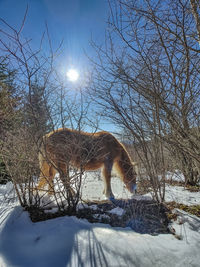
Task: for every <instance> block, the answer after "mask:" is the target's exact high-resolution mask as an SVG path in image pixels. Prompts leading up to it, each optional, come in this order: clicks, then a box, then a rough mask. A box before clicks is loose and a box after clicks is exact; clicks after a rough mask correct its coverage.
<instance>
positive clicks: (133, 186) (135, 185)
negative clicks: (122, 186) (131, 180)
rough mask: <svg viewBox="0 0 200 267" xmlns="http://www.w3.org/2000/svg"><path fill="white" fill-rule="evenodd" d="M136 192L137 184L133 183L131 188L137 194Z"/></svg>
mask: <svg viewBox="0 0 200 267" xmlns="http://www.w3.org/2000/svg"><path fill="white" fill-rule="evenodd" d="M136 192H137V184H133V185H132V188H131V193H134V194H136Z"/></svg>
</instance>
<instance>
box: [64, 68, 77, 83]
mask: <svg viewBox="0 0 200 267" xmlns="http://www.w3.org/2000/svg"><path fill="white" fill-rule="evenodd" d="M66 74H67V78H68V80H69V81H71V82H75V81H77V80H78V78H79V73H78V71H77V70H75V69H69V70H68V71H67V73H66Z"/></svg>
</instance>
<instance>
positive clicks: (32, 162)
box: [0, 10, 89, 214]
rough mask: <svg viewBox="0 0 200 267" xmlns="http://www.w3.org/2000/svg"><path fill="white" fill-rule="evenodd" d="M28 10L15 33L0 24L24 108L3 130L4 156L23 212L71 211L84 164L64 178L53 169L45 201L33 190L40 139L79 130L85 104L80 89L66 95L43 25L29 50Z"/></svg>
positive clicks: (67, 90)
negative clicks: (64, 129) (56, 131)
mask: <svg viewBox="0 0 200 267" xmlns="http://www.w3.org/2000/svg"><path fill="white" fill-rule="evenodd" d="M27 11H28V10H27ZM27 11H26V14H25V16H24V19H23V22H22V25H21V26H20V28H19V30H17V29H15V28H13V27H12V26H10V25H9V24H8V23H7V22H6V21H4V20H3V19H0V21H1V29H0V34H1V37H2V38H0V50H1V51H2V53H4V54H5V56H6V57H7V59H8V62H9V67H10V68H12V69H13V68H14V69H16V74H15V82H16V83H17V85H18V90H19V91H20V92H19V93H20V95H21V99H20V105H21V108H22V109H23V112H21V116H20V118H19V119H18V120H17V123H16V125H15V127H13V128H12V129H10V128H9V129H8V131H6V134H5V138H4V143H3V146H2V157H3V159H4V162H5V164H6V169H7V171H8V173H9V175H10V176H11V179H12V182H13V184H14V187H15V191H16V192H17V196H18V199H19V201H20V204H21V205H22V206H23V207H25V208H27V209H28V210H29V211H31V210H34V211H36V210H37V212H39V211H40V210H41V209H44V208H45V207H47V206H48V205H50V204H51V205H53V204H54V205H56V207H57V209H58V210H59V211H62V212H63V211H64V210H65V211H69V212H75V211H76V205H77V203H78V202H79V201H80V197H81V193H80V192H81V191H80V188H81V181H82V175H83V171H84V168H83V166H82V163H80V164H81V165H80V170H76V169H71V171H69V170H68V172H67V170H66V173H65V174H66V175H64V176H63V169H62V168H60V167H57V168H56V172H58V173H59V174H60V178H57V180H59V181H57V183H56V186H55V188H54V186H52V185H51V190H50V191H52V192H53V195H52V196H49V190H46V189H44V190H38V189H37V183H38V176H39V173H40V171H41V170H40V166H39V161H38V154H39V152H40V153H41V148H42V146H41V144H42V136H43V135H45V134H46V133H48V132H49V131H50V130H54V129H56V128H58V127H70V128H75V129H78V130H79V131H80V130H81V129H82V128H83V126H84V125H85V124H86V123H87V121H88V111H89V103H88V102H86V101H84V96H83V94H82V91H81V89H82V88H79V89H77V93H72V92H70V88H69V84H67V82H66V79H64V78H63V77H61V75H60V74H59V73H58V71H57V68H56V60H57V57H56V55H57V52H58V51H57V49H56V50H55V51H53V49H52V44H51V39H50V36H49V33H48V27H47V26H46V32H45V33H44V35H43V36H42V38H41V42H40V45H39V48H38V49H33V48H32V43H31V40H27V39H25V38H23V37H22V30H23V27H24V26H25V20H26V15H27ZM45 38H46V39H45ZM45 40H46V42H47V44H48V45H49V50H47V48H46V49H45V52H44V50H43V49H42V47H43V43H44V42H45ZM67 145H68V144H66V149H68V147H67ZM75 145H76V146H77V144H75ZM71 152H73V151H71ZM68 154H69V155H70V153H69V152H68ZM54 174H55V173H54ZM60 181H62V183H60ZM47 184H48V180H47ZM37 214H38V213H37Z"/></svg>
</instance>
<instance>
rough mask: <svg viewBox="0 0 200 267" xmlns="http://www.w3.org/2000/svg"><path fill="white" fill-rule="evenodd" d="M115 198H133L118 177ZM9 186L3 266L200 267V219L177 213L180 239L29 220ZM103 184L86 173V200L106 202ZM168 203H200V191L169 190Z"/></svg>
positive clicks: (73, 221)
mask: <svg viewBox="0 0 200 267" xmlns="http://www.w3.org/2000/svg"><path fill="white" fill-rule="evenodd" d="M112 184H113V186H112V187H113V193H114V194H115V196H116V197H120V198H121V197H123V198H126V197H130V195H129V194H128V192H127V191H126V189H125V188H124V186H123V184H122V183H121V182H120V180H119V179H117V178H114V179H112ZM10 189H11V184H7V185H2V186H0V266H1V267H7V266H19V267H29V266H30V267H51V266H52V267H54V266H58V267H64V266H71V267H76V266H82V267H84V266H109V267H110V266H115V267H116V266H141V267H145V266H148V267H149V266H180V267H182V266H186V267H188V266H195V267H197V266H200V254H199V251H200V219H199V218H198V217H195V216H192V215H190V214H188V213H186V212H183V211H179V210H177V212H178V213H179V218H178V220H177V221H176V222H174V223H173V224H172V227H173V228H174V229H175V230H176V233H177V235H180V236H181V237H182V239H181V240H178V239H177V238H175V236H173V235H171V234H159V235H156V236H152V235H147V234H139V233H135V232H134V231H133V230H132V229H130V228H112V227H111V226H109V225H105V224H100V223H99V224H91V223H89V222H87V221H86V220H81V219H77V218H75V217H68V216H65V217H61V218H56V219H52V220H48V221H44V222H37V223H33V222H31V220H30V218H29V215H28V213H27V212H24V211H23V210H22V208H21V207H20V206H19V205H18V203H17V201H16V200H15V199H14V198H13V199H11V201H9V202H8V201H7V200H6V199H5V193H7V191H8V190H10ZM102 191H103V182H102V181H101V180H100V179H99V177H98V175H97V174H95V173H88V174H87V177H86V179H85V184H84V185H83V198H84V199H90V200H94V199H102V198H103V196H102ZM166 198H167V201H171V200H175V201H177V202H180V203H185V204H187V205H189V204H191V205H192V204H199V203H200V192H195V193H191V192H189V191H187V190H185V189H184V188H182V187H172V186H168V185H167V188H166Z"/></svg>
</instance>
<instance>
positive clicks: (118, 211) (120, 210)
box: [109, 207, 124, 216]
mask: <svg viewBox="0 0 200 267" xmlns="http://www.w3.org/2000/svg"><path fill="white" fill-rule="evenodd" d="M109 213H112V214H116V215H118V216H122V215H123V214H124V209H122V208H120V207H116V208H114V209H112V210H110V211H109Z"/></svg>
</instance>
